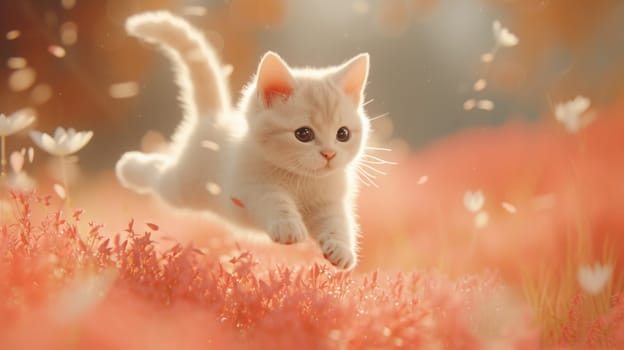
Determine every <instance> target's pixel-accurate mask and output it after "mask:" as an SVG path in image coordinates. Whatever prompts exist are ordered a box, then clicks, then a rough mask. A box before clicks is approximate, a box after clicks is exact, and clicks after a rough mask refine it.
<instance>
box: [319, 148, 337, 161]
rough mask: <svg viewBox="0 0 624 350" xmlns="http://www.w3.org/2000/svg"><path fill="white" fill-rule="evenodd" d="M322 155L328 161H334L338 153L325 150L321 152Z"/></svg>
mask: <svg viewBox="0 0 624 350" xmlns="http://www.w3.org/2000/svg"><path fill="white" fill-rule="evenodd" d="M321 155H322V156H323V158H325V159H327V160H332V159H333V158H334V157H335V156H336V152H335V151H331V150H323V151H321Z"/></svg>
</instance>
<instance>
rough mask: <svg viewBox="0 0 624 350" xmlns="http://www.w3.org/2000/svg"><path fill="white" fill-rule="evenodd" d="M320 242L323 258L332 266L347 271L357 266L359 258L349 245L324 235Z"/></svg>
mask: <svg viewBox="0 0 624 350" xmlns="http://www.w3.org/2000/svg"><path fill="white" fill-rule="evenodd" d="M318 241H319V246H320V247H321V251H322V252H323V256H324V257H325V259H327V260H328V261H329V262H330V263H331V264H332V265H334V266H336V267H338V268H340V269H345V270H349V269H352V268H353V267H354V266H355V263H356V260H357V257H356V255H355V251H354V249H353V248H352V247H351V246H350V245H349V244H347V243H345V242H343V241H340V240H338V239H336V238H334V237H332V235H323V236H321V237H319V240H318Z"/></svg>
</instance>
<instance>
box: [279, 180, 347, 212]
mask: <svg viewBox="0 0 624 350" xmlns="http://www.w3.org/2000/svg"><path fill="white" fill-rule="evenodd" d="M287 188H288V190H289V192H290V194H291V195H292V197H293V199H294V200H295V203H296V204H297V207H299V209H300V210H302V211H304V212H307V211H313V210H315V209H316V208H318V207H321V206H324V205H327V204H328V203H332V202H336V201H341V200H342V198H344V196H345V195H346V191H347V188H346V184H345V183H344V181H343V180H342V179H341V178H340V177H326V178H320V179H313V180H307V181H303V182H299V183H290V184H289V185H288V186H287Z"/></svg>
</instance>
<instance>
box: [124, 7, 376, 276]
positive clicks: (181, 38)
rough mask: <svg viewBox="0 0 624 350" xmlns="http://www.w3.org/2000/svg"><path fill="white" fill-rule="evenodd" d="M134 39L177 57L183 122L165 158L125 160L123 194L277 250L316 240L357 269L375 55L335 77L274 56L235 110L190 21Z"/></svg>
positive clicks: (334, 72)
mask: <svg viewBox="0 0 624 350" xmlns="http://www.w3.org/2000/svg"><path fill="white" fill-rule="evenodd" d="M126 29H127V31H128V33H130V34H132V35H134V36H136V37H139V38H141V39H143V40H146V41H149V42H155V43H159V44H161V47H162V49H163V50H164V51H165V52H166V53H167V54H168V55H169V57H170V58H171V60H172V61H173V63H174V65H175V67H176V69H177V82H178V85H179V87H180V90H181V95H182V96H181V100H182V102H183V106H184V111H185V117H184V122H183V123H182V125H181V126H180V127H179V129H178V131H177V132H176V133H175V135H174V138H173V142H172V143H171V145H170V151H169V152H168V153H167V154H145V153H140V152H128V153H125V154H124V155H123V156H122V157H121V159H120V160H119V161H118V162H117V166H116V172H117V177H118V178H119V180H120V181H121V183H122V184H123V185H124V186H126V187H128V188H131V189H133V190H135V191H137V192H141V193H147V192H152V193H156V194H158V195H159V196H160V197H162V198H163V199H165V200H166V201H168V202H169V203H170V204H171V205H173V206H176V207H182V208H190V209H197V210H209V211H212V212H214V213H216V214H218V215H220V216H221V217H223V218H226V219H228V220H230V221H232V222H234V223H236V224H239V225H242V226H245V227H249V228H256V229H261V230H264V231H266V232H267V233H268V235H269V236H270V237H271V238H272V239H273V240H274V241H275V242H279V243H284V244H290V243H296V242H300V241H303V240H304V239H306V236H307V235H308V234H309V235H310V236H311V237H313V238H314V239H315V240H316V241H317V242H318V244H319V245H320V248H321V250H322V252H323V254H324V256H325V257H326V258H327V259H328V260H329V261H330V262H331V263H332V264H334V265H336V266H338V267H340V268H344V269H349V268H352V267H353V266H354V265H355V263H356V251H355V250H356V238H357V234H358V226H357V223H356V220H355V215H354V201H355V197H356V190H357V176H356V163H357V161H358V159H359V157H360V156H361V155H362V153H363V149H364V145H365V143H366V140H367V136H368V131H369V121H368V118H367V117H366V115H365V113H364V110H363V107H362V99H363V90H364V86H365V84H366V78H367V75H368V65H369V59H368V54H361V55H359V56H356V57H355V58H353V59H351V60H350V61H348V62H346V63H344V64H342V65H340V66H337V67H330V68H326V69H293V68H290V67H289V66H288V65H287V64H286V63H285V62H284V61H283V60H282V59H281V58H280V57H279V56H278V55H277V54H275V53H272V52H268V53H266V54H265V55H264V57H262V60H261V62H260V65H259V67H258V71H257V74H256V76H255V77H254V78H253V79H252V81H251V83H250V84H249V85H248V86H247V87H246V88H245V90H244V92H243V96H242V98H241V101H240V103H239V105H238V108H234V107H232V103H231V98H230V95H229V93H228V86H227V83H226V77H225V73H224V71H225V70H224V69H223V68H222V66H221V63H220V62H219V60H218V59H217V57H216V55H215V53H214V52H213V50H212V48H211V47H209V46H208V44H207V43H206V42H205V41H204V39H203V36H202V35H201V34H200V33H199V32H198V31H197V30H195V29H194V28H193V27H191V26H190V25H189V24H188V23H187V22H186V21H184V20H183V19H181V18H179V17H176V16H174V15H171V14H170V13H168V12H152V13H144V14H139V15H135V16H132V17H130V18H129V19H128V20H127V22H126Z"/></svg>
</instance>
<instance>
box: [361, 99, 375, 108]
mask: <svg viewBox="0 0 624 350" xmlns="http://www.w3.org/2000/svg"><path fill="white" fill-rule="evenodd" d="M373 101H375V99H372V98H371V99H370V100H368V101H365V102H364V103H362V107H366V105H367V104H369V103H371V102H373Z"/></svg>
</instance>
